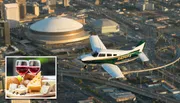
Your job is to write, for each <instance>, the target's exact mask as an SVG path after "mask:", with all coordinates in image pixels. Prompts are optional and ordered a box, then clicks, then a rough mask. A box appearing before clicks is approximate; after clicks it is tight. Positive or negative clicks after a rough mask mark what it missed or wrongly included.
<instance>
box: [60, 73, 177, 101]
mask: <svg viewBox="0 0 180 103" xmlns="http://www.w3.org/2000/svg"><path fill="white" fill-rule="evenodd" d="M63 75H64V76H69V77H76V78H81V79H86V80H91V81H94V82H98V83H102V84H105V85H109V86H113V87H117V88H121V89H125V90H128V91H131V92H134V93H137V94H140V95H143V96H146V97H150V98H153V99H157V100H161V101H163V102H166V103H179V101H176V100H175V99H172V98H168V97H165V96H163V95H160V94H155V93H152V92H149V91H148V90H146V89H144V88H143V89H141V88H137V87H134V86H130V85H128V84H124V83H121V82H118V81H115V80H111V81H108V80H107V79H103V78H101V79H100V78H99V79H97V78H94V77H91V76H88V75H83V76H82V75H79V74H76V75H75V74H70V73H63Z"/></svg>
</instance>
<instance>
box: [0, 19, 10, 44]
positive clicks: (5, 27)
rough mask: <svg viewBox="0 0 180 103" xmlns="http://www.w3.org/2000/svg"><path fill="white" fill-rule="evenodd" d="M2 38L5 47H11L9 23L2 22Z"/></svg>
mask: <svg viewBox="0 0 180 103" xmlns="http://www.w3.org/2000/svg"><path fill="white" fill-rule="evenodd" d="M0 36H1V38H3V39H4V44H5V45H10V44H11V41H10V28H9V24H8V22H7V21H0Z"/></svg>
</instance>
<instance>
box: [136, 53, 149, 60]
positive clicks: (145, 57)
mask: <svg viewBox="0 0 180 103" xmlns="http://www.w3.org/2000/svg"><path fill="white" fill-rule="evenodd" d="M138 56H139V58H140V59H141V61H143V62H147V61H149V58H148V57H147V56H146V54H144V52H141V53H140V54H139V55H138Z"/></svg>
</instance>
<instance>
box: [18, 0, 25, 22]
mask: <svg viewBox="0 0 180 103" xmlns="http://www.w3.org/2000/svg"><path fill="white" fill-rule="evenodd" d="M16 2H17V3H18V4H19V12H20V18H21V19H24V18H25V17H26V0H16Z"/></svg>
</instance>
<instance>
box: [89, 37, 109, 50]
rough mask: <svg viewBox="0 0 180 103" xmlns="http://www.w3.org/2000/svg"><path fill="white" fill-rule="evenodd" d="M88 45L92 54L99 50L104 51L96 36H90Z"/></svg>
mask: <svg viewBox="0 0 180 103" xmlns="http://www.w3.org/2000/svg"><path fill="white" fill-rule="evenodd" d="M90 43H91V48H92V50H93V52H97V51H99V50H101V49H106V47H105V46H104V44H103V43H102V41H101V40H100V39H99V37H98V35H92V36H91V37H90Z"/></svg>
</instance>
